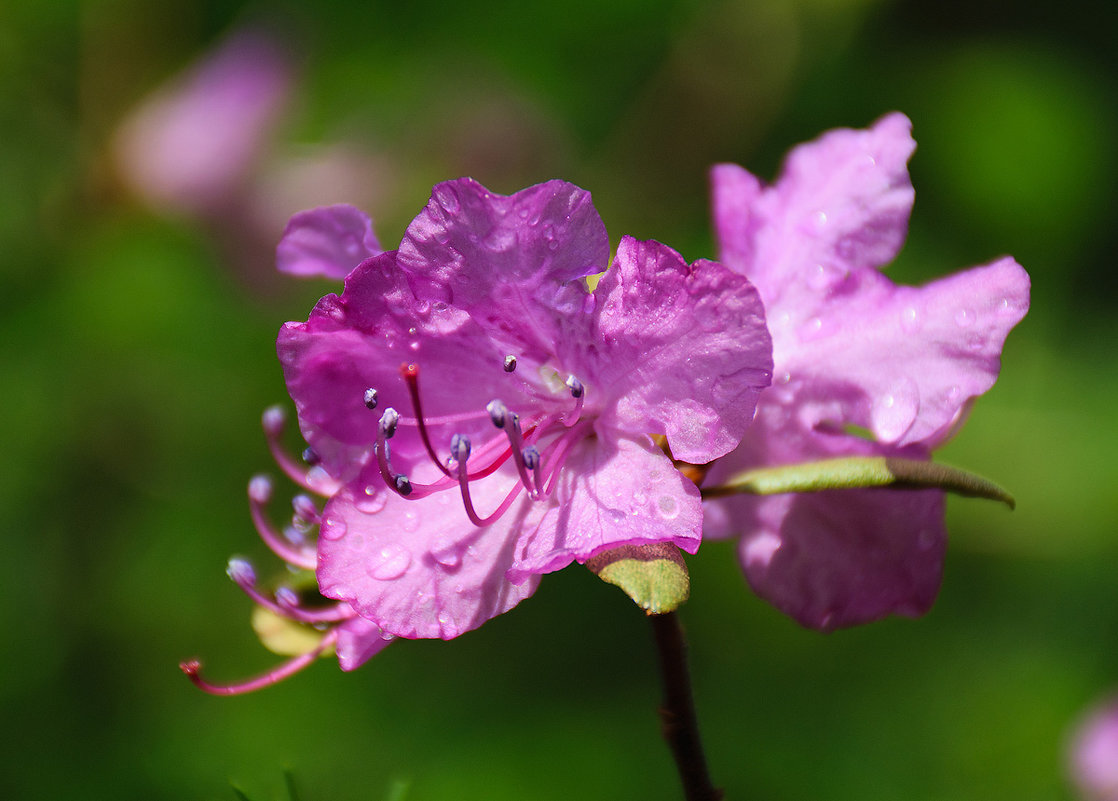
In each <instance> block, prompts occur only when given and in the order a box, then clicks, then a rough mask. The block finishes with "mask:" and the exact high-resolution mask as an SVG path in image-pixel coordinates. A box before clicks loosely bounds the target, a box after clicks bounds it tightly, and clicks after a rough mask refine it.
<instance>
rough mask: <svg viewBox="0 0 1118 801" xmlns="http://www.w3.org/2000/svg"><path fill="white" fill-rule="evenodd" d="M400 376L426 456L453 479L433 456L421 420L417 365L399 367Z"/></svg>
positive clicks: (421, 408)
mask: <svg viewBox="0 0 1118 801" xmlns="http://www.w3.org/2000/svg"><path fill="white" fill-rule="evenodd" d="M400 375H401V376H403V379H404V383H405V384H407V385H408V394H409V395H411V403H412V406H413V407H414V408H415V420H416V426H417V427H418V428H419V437H420V439H422V440H423V447H424V448H426V449H427V455H428V456H429V457H431V461H432V462H434V463H435V466H436V467H437V468H439V470H441V471H442V473H443V475H444V476H446V477H447V478H454V474H453V473H451V472H450V470H448V469H447V468H446V466H445V465H444V464H443V463H442V461H441V460H440V459H439V457H438V456H437V455H436V454H435V448H434V446H433V445H432V444H431V437H430V435H429V434H428V433H427V423H426V422H424V419H423V405H422V404H421V403H420V400H419V365H418V364H404V365H401V366H400Z"/></svg>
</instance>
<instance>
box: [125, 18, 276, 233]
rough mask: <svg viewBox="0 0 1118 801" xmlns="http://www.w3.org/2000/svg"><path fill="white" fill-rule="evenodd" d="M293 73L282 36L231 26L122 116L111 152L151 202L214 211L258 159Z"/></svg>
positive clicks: (197, 210) (133, 182) (138, 190)
mask: <svg viewBox="0 0 1118 801" xmlns="http://www.w3.org/2000/svg"><path fill="white" fill-rule="evenodd" d="M291 80H292V70H291V65H290V63H289V59H288V55H287V54H286V53H284V52H283V49H282V47H281V46H280V43H279V42H277V41H276V40H274V39H273V38H272V37H271V36H269V35H267V34H265V33H262V32H260V31H252V30H244V31H240V32H238V33H236V34H235V35H233V36H231V37H230V38H229V39H227V40H226V41H225V42H223V43H222V44H221V45H219V46H218V47H217V48H216V49H215V50H214V51H213V52H211V53H209V54H207V55H206V56H205V57H204V58H203V59H202V60H201V61H199V62H198V63H197V64H196V65H194V66H193V67H191V68H190V69H189V70H188V71H187V72H185V73H184V74H183V75H181V76H180V77H178V78H176V79H175V80H174V81H173V82H171V83H170V84H168V85H167V86H166V87H164V88H163V89H161V90H160V91H159V92H158V93H157V94H156V95H153V96H152V97H151V98H149V99H148V100H146V101H145V102H144V103H143V105H141V106H140V107H139V109H137V110H136V112H134V113H133V115H132V116H131V117H130V118H129V119H128V120H127V121H126V122H125V123H124V125H123V126H122V127H121V130H120V133H119V135H118V137H117V143H116V144H117V147H116V152H117V158H118V161H119V162H120V164H121V169H122V171H123V172H124V174H125V177H126V178H127V179H128V181H129V183H131V184H132V186H133V187H134V188H135V189H136V191H137V192H138V193H139V194H140V195H142V196H143V197H144V198H145V199H146V200H148V201H149V202H151V203H153V204H155V205H158V206H166V207H168V208H171V209H173V210H186V211H190V212H206V211H209V212H213V211H216V210H217V209H218V208H219V207H220V206H221V205H222V204H223V203H224V202H226V201H227V200H228V197H227V196H228V195H229V194H230V193H231V192H232V191H234V190H235V189H236V188H237V187H238V186H239V185H240V183H241V181H242V180H243V179H244V178H245V176H246V175H247V174H248V172H249V171H250V170H251V169H252V167H253V165H254V164H255V162H256V160H257V158H258V157H259V155H260V153H261V150H262V149H263V147H264V145H265V144H266V142H267V139H268V137H269V135H270V134H271V133H272V131H273V130H274V128H275V125H276V122H277V120H278V119H279V115H280V113H281V112H282V110H283V108H284V106H285V105H286V103H287V98H288V95H289V93H290V88H291Z"/></svg>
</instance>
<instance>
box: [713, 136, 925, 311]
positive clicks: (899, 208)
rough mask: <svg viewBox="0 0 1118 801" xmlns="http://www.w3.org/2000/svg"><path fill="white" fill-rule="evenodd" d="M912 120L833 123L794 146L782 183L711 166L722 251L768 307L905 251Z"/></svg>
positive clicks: (735, 170) (737, 170) (911, 197)
mask: <svg viewBox="0 0 1118 801" xmlns="http://www.w3.org/2000/svg"><path fill="white" fill-rule="evenodd" d="M910 129H911V123H909V121H908V119H907V118H906V117H904V115H902V114H890V115H888V116H886V117H883V118H882V119H880V120H878V121H877V122H876V123H875V124H874V125H873V126H872V127H871V128H869V129H867V130H851V129H846V128H844V129H839V130H834V131H829V132H827V133H825V134H823V135H822V136H821V137H819V138H818V139H817V140H815V141H814V142H809V143H807V144H804V145H800V146H799V147H797V148H795V149H794V150H793V151H792V152H791V153H790V154H789V156H788V159H787V161H786V162H785V165H784V169H783V171H782V173H781V175H780V178H779V180H778V181H777V182H776V184H775V185H774V186H773V187H772V188H770V189H767V190H764V191H760V192H759V191H758V185H757V181H756V179H754V178H753V177H752V176H750V175H749V174H748V173H746V172H745V171H744V170H742V169H741V168H737V167H732V166H725V165H722V166H719V167H716V168H715V169H714V170H713V172H712V176H711V177H712V184H713V196H714V220H715V225H716V231H717V234H718V239H719V242H720V245H721V248H722V255H723V258H724V259H726V262H727V264H728V265H729V266H730V267H731V268H733V269H735V270H738V271H740V272H742V273H744V274H745V275H747V276H749V278H750V279H751V280H752V281H753V282H754V283H755V284H756V285H757V287H758V288H759V289H760V290H761V295H762V297H763V298H764V299H765V303H766V305H768V306H769V308H774V305H775V304H776V303H777V301H778V299H782V300H786V302H788V303H794V302H795V298H797V297H798V296H799V295H800V294H801V293H803V292H808V293H810V292H812V291H813V290H814V289H816V288H818V287H819V286H824V285H826V284H827V283H828V282H831V281H833V280H835V279H837V278H841V277H843V276H845V275H847V274H848V273H850V272H851V271H857V270H861V269H865V268H877V267H881V266H882V265H884V264H887V263H888V262H890V261H891V260H892V259H893V258H894V257H895V256H896V254H897V253H898V252H899V251H900V249H901V246H902V245H903V244H904V239H905V235H906V233H907V231H908V218H909V215H910V213H911V211H912V203H913V197H914V193H913V189H912V183H911V181H910V180H909V177H908V169H907V166H906V164H907V162H908V158H909V156H911V155H912V151H913V149H914V148H915V147H916V144H915V142H913V140H912V136H911V134H910Z"/></svg>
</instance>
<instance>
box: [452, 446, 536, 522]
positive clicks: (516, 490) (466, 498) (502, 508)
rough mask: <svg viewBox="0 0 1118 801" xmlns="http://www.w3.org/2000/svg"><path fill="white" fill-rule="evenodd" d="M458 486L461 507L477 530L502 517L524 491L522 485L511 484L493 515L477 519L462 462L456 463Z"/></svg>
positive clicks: (467, 477) (468, 481)
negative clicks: (460, 493)
mask: <svg viewBox="0 0 1118 801" xmlns="http://www.w3.org/2000/svg"><path fill="white" fill-rule="evenodd" d="M458 486H459V488H460V489H461V491H462V505H463V506H464V507H465V508H466V517H468V518H469V519H470V522H471V523H473V524H474V525H475V526H477V527H478V528H484V527H485V526H488V525H489V524H490V523H492V522H493V521H494V520H496V519H497V518H499V517H500V516H501V515H503V514H504V513H505V512H506V511H508V508H509V507H510V506H511V505H512V502H513V501H514V500H516V498H517V496H518V495H520V491H521V490H522V489H524V485H523V484H513V485H512V489H511V490H509V494H508V495H506V496H505V499H504V500H503V501H501V503H500V505H499V506H497V508H496V509H495V510H494V511H493V514H491V515H489V516H488V517H479V516H478V513H477V510H476V509H474V502H473V499H471V498H470V478H469V475H468V474H467V472H466V464H465V463H464V462H459V463H458Z"/></svg>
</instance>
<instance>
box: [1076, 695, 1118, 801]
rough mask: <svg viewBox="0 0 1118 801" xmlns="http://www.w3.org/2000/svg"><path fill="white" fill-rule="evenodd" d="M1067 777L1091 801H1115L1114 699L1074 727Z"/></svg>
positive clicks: (1117, 726)
mask: <svg viewBox="0 0 1118 801" xmlns="http://www.w3.org/2000/svg"><path fill="white" fill-rule="evenodd" d="M1069 757H1070V767H1071V777H1072V780H1073V781H1074V782H1075V785H1076V786H1077V787H1078V788H1079V789H1080V791H1081V792H1082V793H1083V797H1084V798H1086V799H1090V800H1091V801H1118V698H1112V699H1110V700H1109V701H1107V702H1106V703H1104V704H1102V705H1100V706H1098V707H1097V708H1095V709H1094V710H1092V711H1091V712H1090V713H1089V714H1088V715H1087V717H1086V718H1085V719H1084V720H1083V721H1081V722H1080V723H1079V725H1078V726H1077V727H1076V730H1075V734H1074V736H1073V738H1072V742H1071V748H1070V751H1069Z"/></svg>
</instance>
